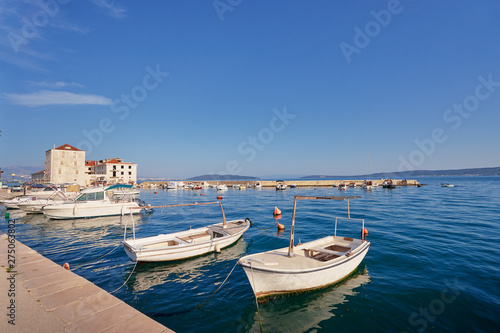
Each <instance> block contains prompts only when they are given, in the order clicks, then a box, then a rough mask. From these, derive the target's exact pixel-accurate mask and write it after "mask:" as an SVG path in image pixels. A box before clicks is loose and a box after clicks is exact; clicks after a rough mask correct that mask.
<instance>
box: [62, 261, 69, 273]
mask: <svg viewBox="0 0 500 333" xmlns="http://www.w3.org/2000/svg"><path fill="white" fill-rule="evenodd" d="M63 268H64V269H67V270H68V271H69V264H68V263H67V262H65V263H64V265H63Z"/></svg>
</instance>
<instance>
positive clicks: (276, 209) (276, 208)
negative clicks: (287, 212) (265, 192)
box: [273, 206, 281, 216]
mask: <svg viewBox="0 0 500 333" xmlns="http://www.w3.org/2000/svg"><path fill="white" fill-rule="evenodd" d="M273 215H274V216H277V215H281V210H279V209H278V207H276V206H274V213H273Z"/></svg>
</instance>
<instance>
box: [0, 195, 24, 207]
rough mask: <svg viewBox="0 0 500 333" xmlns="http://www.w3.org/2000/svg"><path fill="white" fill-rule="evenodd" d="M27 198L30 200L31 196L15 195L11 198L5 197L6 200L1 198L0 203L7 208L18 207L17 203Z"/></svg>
mask: <svg viewBox="0 0 500 333" xmlns="http://www.w3.org/2000/svg"><path fill="white" fill-rule="evenodd" d="M28 200H31V197H28V196H20V197H15V198H12V199H6V200H2V201H1V203H2V205H4V206H5V208H7V209H19V206H18V205H19V204H20V203H23V202H26V201H28Z"/></svg>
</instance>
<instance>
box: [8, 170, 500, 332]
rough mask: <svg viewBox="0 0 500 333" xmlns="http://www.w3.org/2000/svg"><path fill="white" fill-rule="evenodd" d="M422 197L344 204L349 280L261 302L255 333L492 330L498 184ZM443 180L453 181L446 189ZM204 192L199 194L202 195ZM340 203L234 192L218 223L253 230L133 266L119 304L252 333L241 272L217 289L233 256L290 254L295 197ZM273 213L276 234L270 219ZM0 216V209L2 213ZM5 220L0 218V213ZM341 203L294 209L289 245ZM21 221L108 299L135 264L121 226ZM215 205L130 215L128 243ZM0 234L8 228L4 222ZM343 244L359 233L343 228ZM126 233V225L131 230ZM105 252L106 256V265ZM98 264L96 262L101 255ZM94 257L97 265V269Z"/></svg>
mask: <svg viewBox="0 0 500 333" xmlns="http://www.w3.org/2000/svg"><path fill="white" fill-rule="evenodd" d="M419 180H420V181H421V182H422V183H426V184H428V185H427V186H423V187H421V188H417V187H402V188H397V189H392V190H388V189H382V188H378V189H375V190H373V191H371V192H366V191H364V190H362V189H349V190H348V191H347V192H346V193H345V194H347V195H362V198H361V199H356V200H352V201H351V205H350V206H351V214H352V217H357V218H363V219H365V223H366V228H367V229H368V231H369V236H368V239H369V241H370V242H371V247H370V250H369V252H368V254H367V256H366V257H365V259H364V261H363V263H362V264H361V265H360V266H359V268H358V269H357V270H356V271H355V273H354V274H353V275H352V276H351V277H349V278H348V279H346V280H344V281H343V282H341V283H339V284H337V285H336V286H332V287H329V288H327V289H323V290H319V291H314V292H309V293H305V294H301V295H296V296H290V297H283V298H276V299H273V300H271V301H269V302H267V303H264V304H260V305H259V310H260V320H261V322H262V327H263V330H264V331H265V332H276V331H282V332H317V331H324V332H331V331H334V330H335V331H336V332H368V331H369V332H387V331H390V332H402V331H407V332H424V331H427V332H433V331H434V332H468V331H470V332H495V331H500V245H499V241H500V223H499V216H500V177H456V178H451V177H446V178H438V177H432V178H421V179H419ZM442 182H448V183H454V184H455V185H456V187H454V188H444V187H441V186H440V184H441V183H442ZM157 191H158V194H156V195H155V194H154V192H153V191H152V190H143V191H142V193H141V198H142V199H143V200H145V201H146V202H148V203H150V204H152V205H161V204H177V203H192V202H202V201H215V199H216V197H217V195H218V194H217V193H216V192H215V191H214V190H212V189H207V190H202V191H187V190H174V191H172V190H169V191H167V190H157ZM201 193H204V194H205V195H204V196H201V195H200V194H201ZM297 194H300V195H345V194H344V192H342V193H340V191H338V190H337V189H335V188H317V189H315V188H307V189H288V190H287V191H284V192H281V191H280V192H277V191H275V190H271V189H266V190H261V191H258V190H251V189H247V190H244V191H239V190H232V189H229V190H228V191H226V192H224V193H223V196H224V199H223V206H224V210H225V213H226V216H227V218H228V220H230V219H240V218H245V217H249V218H250V219H251V220H252V222H254V223H255V224H256V225H257V226H259V227H261V228H269V227H271V229H269V230H260V229H258V228H255V227H254V228H251V229H249V230H248V231H247V233H245V235H244V237H243V238H242V239H240V240H239V241H238V242H237V243H236V244H235V245H233V246H232V247H230V248H227V249H224V250H223V251H222V252H221V253H220V254H208V255H205V256H201V257H197V258H194V259H191V260H185V261H181V262H176V263H170V264H169V263H151V264H141V265H138V266H137V267H136V269H135V271H134V273H133V274H132V275H131V277H130V279H129V280H128V281H127V283H126V284H125V285H124V286H123V287H122V288H121V289H119V290H118V291H117V292H115V293H114V295H116V296H117V297H118V298H120V299H122V300H123V301H125V302H126V303H128V304H130V305H131V306H133V307H135V308H136V309H138V310H139V311H141V312H143V313H146V314H148V315H149V316H151V317H152V318H154V319H155V320H157V321H159V322H161V323H162V324H164V325H165V326H167V327H169V328H171V329H173V330H175V331H178V332H249V331H252V332H258V331H259V313H258V311H257V307H256V304H255V299H254V297H253V293H252V290H251V287H250V284H249V283H248V281H247V278H246V275H245V274H244V272H243V270H242V269H241V267H239V266H237V267H236V268H235V269H234V271H233V272H232V274H231V276H230V277H229V278H228V280H227V282H226V283H225V284H224V285H223V286H222V288H221V289H220V290H219V292H218V293H216V294H215V295H214V296H213V297H212V298H211V299H210V300H208V302H206V303H205V305H204V306H202V307H201V308H198V309H195V310H193V308H194V307H196V306H197V305H199V304H201V303H202V302H204V301H205V300H207V298H209V297H210V295H212V294H213V292H214V291H215V290H216V289H217V288H218V287H219V286H220V284H221V283H222V282H223V281H224V279H225V278H226V276H227V275H228V274H229V272H230V271H231V269H232V268H233V267H234V265H235V263H236V261H237V260H238V258H240V257H242V256H243V255H245V254H251V253H256V252H262V251H267V250H271V249H275V248H280V247H286V246H287V245H288V236H289V234H288V233H289V226H290V220H291V211H292V205H293V195H297ZM274 206H278V207H279V208H280V209H281V210H282V212H283V217H282V219H281V220H280V223H283V224H285V226H286V228H287V230H286V231H285V232H283V233H277V230H276V228H275V227H274V225H275V220H274V218H273V215H272V212H273V209H274ZM0 209H3V207H2V208H0ZM3 215H4V212H2V216H3ZM345 215H346V204H345V203H344V202H340V201H339V202H337V201H335V202H331V201H327V202H307V201H300V202H299V203H298V208H297V218H296V241H298V240H299V239H300V240H301V241H302V242H305V241H309V240H313V239H316V238H319V237H323V236H327V235H331V234H332V233H333V227H334V217H335V216H345ZM16 216H19V217H20V218H19V220H18V225H17V230H16V232H17V235H18V238H19V240H20V241H22V242H23V243H25V244H26V245H28V246H30V247H32V248H33V249H35V250H37V251H38V252H39V253H41V254H42V255H44V256H46V257H48V258H49V259H51V260H53V261H55V262H56V263H59V264H61V265H62V264H63V263H64V262H68V263H69V264H70V265H71V267H72V270H73V271H74V272H75V273H77V274H79V275H81V276H83V277H85V278H86V279H88V280H90V281H92V282H93V283H95V284H96V285H98V286H100V287H101V288H103V289H105V290H107V291H110V292H111V291H113V290H115V289H117V288H118V287H120V286H121V285H122V284H123V283H124V282H125V280H126V279H127V278H128V277H129V275H130V273H131V272H132V270H133V268H134V264H133V263H132V262H131V261H129V259H128V257H127V255H126V254H125V252H124V250H123V248H122V247H121V246H120V247H118V248H117V249H116V250H114V251H113V252H111V253H110V254H108V255H106V254H107V253H109V252H110V251H112V250H113V249H114V248H115V247H116V246H117V245H119V244H120V241H121V240H122V239H123V231H124V226H125V224H126V223H128V225H129V226H130V223H131V220H130V217H126V218H120V217H111V218H97V219H87V220H74V221H71V220H66V221H56V220H47V219H44V218H43V216H40V215H31V216H22V215H17V214H16V213H14V212H13V211H11V218H13V217H16ZM220 219H221V217H220V210H219V208H218V206H216V205H213V206H199V207H187V208H165V209H158V210H156V211H154V212H153V213H151V214H147V215H142V216H141V217H139V218H136V219H135V220H136V235H137V237H146V236H153V235H157V234H159V233H170V232H175V231H181V230H185V229H188V228H189V227H193V228H195V227H199V226H203V225H206V224H211V223H216V222H218V221H220ZM0 229H1V230H2V231H4V232H5V231H6V224H5V223H4V222H3V221H2V223H1V227H0ZM341 230H342V233H341V234H342V235H356V236H357V235H359V232H360V225H358V224H355V223H350V222H347V223H344V224H342V225H341ZM128 232H129V233H130V228H129V231H128ZM104 255H106V256H104ZM102 256H104V257H103V258H100V257H102ZM96 260H97V261H96Z"/></svg>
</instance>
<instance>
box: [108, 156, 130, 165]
mask: <svg viewBox="0 0 500 333" xmlns="http://www.w3.org/2000/svg"><path fill="white" fill-rule="evenodd" d="M104 163H113V164H133V163H126V162H120V161H118V160H117V158H116V157H115V158H113V159H112V160H109V161H106V162H104Z"/></svg>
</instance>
